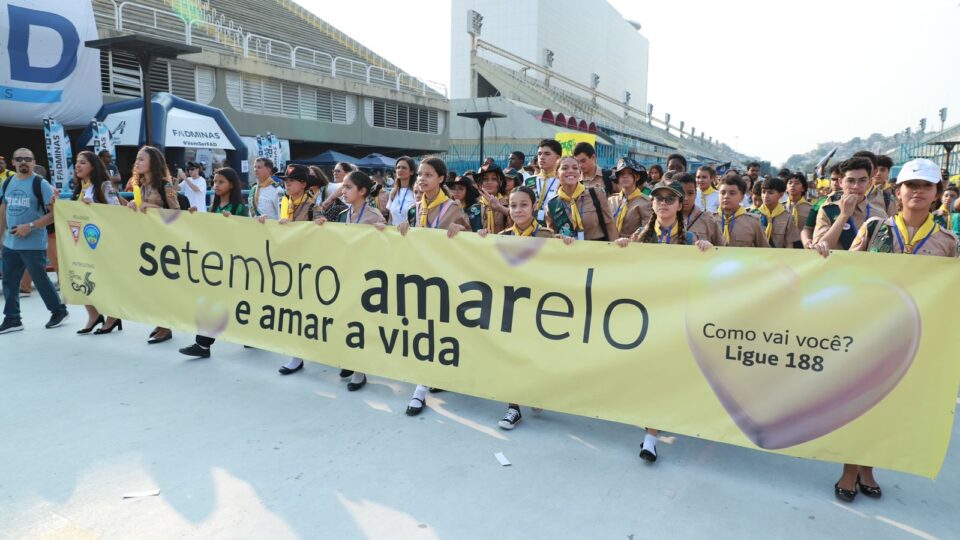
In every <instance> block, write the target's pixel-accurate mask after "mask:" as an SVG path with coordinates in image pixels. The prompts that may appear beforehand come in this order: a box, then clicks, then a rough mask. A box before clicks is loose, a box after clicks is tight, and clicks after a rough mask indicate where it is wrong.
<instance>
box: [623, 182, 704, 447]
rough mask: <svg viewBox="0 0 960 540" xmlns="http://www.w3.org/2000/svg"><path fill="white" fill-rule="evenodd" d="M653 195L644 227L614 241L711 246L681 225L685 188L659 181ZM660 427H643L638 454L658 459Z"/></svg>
mask: <svg viewBox="0 0 960 540" xmlns="http://www.w3.org/2000/svg"><path fill="white" fill-rule="evenodd" d="M650 195H651V197H653V216H652V217H651V218H650V222H649V223H648V224H647V226H646V227H644V228H643V230H642V231H641V232H640V233H639V234H637V235H636V236H635V238H634V239H630V238H619V239H617V241H616V243H617V245H618V246H620V247H626V246H627V244H629V243H630V242H631V241H635V242H640V243H643V244H678V245H683V244H689V245H695V246H697V248H698V249H699V250H700V251H707V250H709V249H712V248H713V244H711V243H710V242H708V241H706V240H697V238H696V236H694V234H693V233H692V232H689V231H685V230H684V225H683V199H684V190H683V187H682V186H681V185H680V184H679V183H678V182H669V181H668V182H660V183H659V184H657V185H655V186H654V187H653V190H651V192H650ZM659 434H660V430H657V429H653V428H646V434H645V435H644V436H643V444H642V445H641V447H640V457H641V458H643V459H644V460H646V461H649V462H651V463H653V462H655V461H656V460H657V436H658V435H659Z"/></svg>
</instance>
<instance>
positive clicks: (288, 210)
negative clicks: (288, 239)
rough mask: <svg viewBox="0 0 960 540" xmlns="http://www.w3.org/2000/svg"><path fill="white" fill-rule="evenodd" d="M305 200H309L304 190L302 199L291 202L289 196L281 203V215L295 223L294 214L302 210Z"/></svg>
mask: <svg viewBox="0 0 960 540" xmlns="http://www.w3.org/2000/svg"><path fill="white" fill-rule="evenodd" d="M305 200H307V192H306V190H304V192H303V194H302V195H300V198H299V199H297V200H296V201H291V200H290V196H289V195H287V196H286V197H284V198H283V200H282V201H280V215H281V216H283V217H285V218H287V219H289V220H290V221H293V216H294V214H296V213H297V210H299V209H300V206H301V205H303V201H305ZM291 203H292V204H291Z"/></svg>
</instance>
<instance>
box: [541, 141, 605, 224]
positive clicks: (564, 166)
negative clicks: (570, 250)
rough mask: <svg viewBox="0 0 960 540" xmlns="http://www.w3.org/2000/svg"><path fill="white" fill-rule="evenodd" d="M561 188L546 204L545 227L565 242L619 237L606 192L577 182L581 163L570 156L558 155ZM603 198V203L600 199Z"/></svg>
mask: <svg viewBox="0 0 960 540" xmlns="http://www.w3.org/2000/svg"><path fill="white" fill-rule="evenodd" d="M557 174H558V176H559V177H560V189H559V190H557V196H556V197H554V198H553V199H550V202H548V203H547V226H549V227H550V228H551V229H553V230H555V231H556V232H557V235H558V236H560V237H562V238H563V239H564V241H565V242H567V243H570V241H572V240H573V239H574V238H575V239H577V240H604V241H607V242H610V241H613V240H615V239H616V238H619V236H620V235H619V234H618V233H617V227H616V224H615V223H614V221H613V216H612V215H611V214H610V205H609V204H608V203H607V198H606V195H604V193H603V192H599V193H598V192H597V190H596V189H594V188H589V189H588V188H585V187H584V186H583V184H581V183H580V164H579V163H577V160H576V158H574V157H573V156H565V157H562V158H560V163H559V167H558V169H557ZM601 200H602V202H601Z"/></svg>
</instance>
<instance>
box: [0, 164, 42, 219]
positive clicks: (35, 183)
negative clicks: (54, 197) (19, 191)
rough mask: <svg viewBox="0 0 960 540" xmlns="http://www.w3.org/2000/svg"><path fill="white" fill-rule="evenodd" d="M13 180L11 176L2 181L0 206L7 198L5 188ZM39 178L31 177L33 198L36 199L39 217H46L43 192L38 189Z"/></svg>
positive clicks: (36, 176)
mask: <svg viewBox="0 0 960 540" xmlns="http://www.w3.org/2000/svg"><path fill="white" fill-rule="evenodd" d="M11 180H13V176H10V177H8V178H7V179H6V180H4V181H3V187H2V188H0V190H2V191H3V195H0V204H2V203H3V199H4V198H5V197H6V196H7V188H8V187H9V186H10V181H11ZM40 180H42V179H41V178H40V176H38V175H36V174H35V175H33V196H34V198H36V199H37V210H38V211H39V212H40V214H41V215H44V216H45V215H47V206H46V205H45V204H43V190H42V189H41V188H40Z"/></svg>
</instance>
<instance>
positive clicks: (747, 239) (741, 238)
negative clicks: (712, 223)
mask: <svg viewBox="0 0 960 540" xmlns="http://www.w3.org/2000/svg"><path fill="white" fill-rule="evenodd" d="M715 219H716V220H717V224H718V225H719V227H720V236H721V238H723V240H724V244H722V245H725V246H727V247H764V248H765V247H770V242H767V235H766V234H764V232H763V227H761V226H760V218H758V217H757V216H756V215H754V214H751V213H749V212H748V213H746V214H743V215H741V216H739V217H736V218H734V219H733V223H732V225H731V230H730V241H729V242H727V241H726V237H725V236H724V235H723V230H724V227H723V225H724V217H723V211H722V210H721V211H719V212H717V215H716V218H715Z"/></svg>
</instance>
